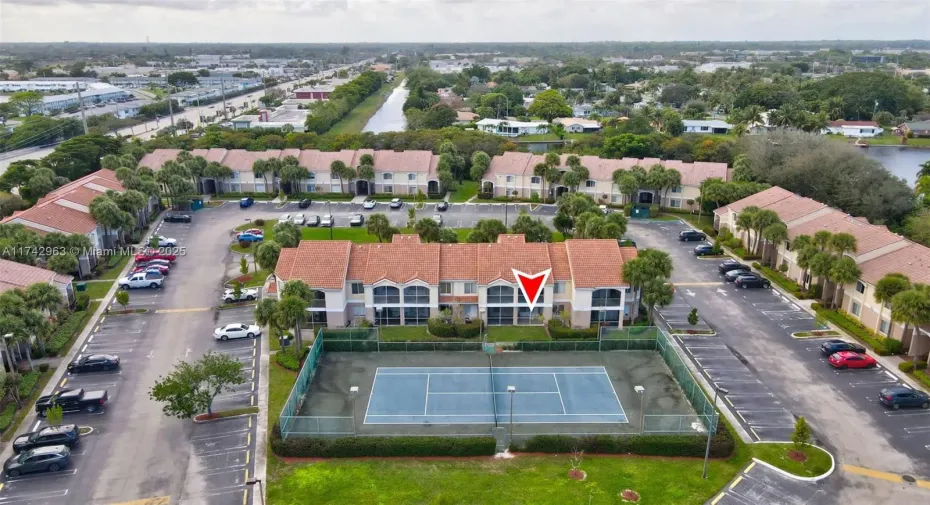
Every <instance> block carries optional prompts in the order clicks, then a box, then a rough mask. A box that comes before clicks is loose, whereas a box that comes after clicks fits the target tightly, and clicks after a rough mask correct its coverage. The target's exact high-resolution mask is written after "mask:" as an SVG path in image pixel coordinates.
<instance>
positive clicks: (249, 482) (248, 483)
mask: <svg viewBox="0 0 930 505" xmlns="http://www.w3.org/2000/svg"><path fill="white" fill-rule="evenodd" d="M255 484H258V493H259V494H258V496H261V497H262V505H265V486H264V485H263V484H262V480H261V479H249V480H247V481H245V485H246V486H254V485H255Z"/></svg>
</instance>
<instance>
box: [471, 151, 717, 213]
mask: <svg viewBox="0 0 930 505" xmlns="http://www.w3.org/2000/svg"><path fill="white" fill-rule="evenodd" d="M568 156H569V155H566V154H563V155H561V158H560V159H561V162H560V164H559V170H560V171H562V172H565V171H567V170H569V167H568V164H567V160H568ZM580 159H581V164H582V165H583V166H584V167H585V168H587V169H588V173H589V178H588V180H586V181H581V184H580V186H579V187H578V190H577V191H579V192H582V193H586V194H588V195H590V196H591V197H592V198H594V199H595V200H597V201H599V202H603V203H617V204H619V203H627V202H626V200H627V199H628V197H627V196H626V195H623V194H622V193H621V192H620V188H619V187H617V185H616V184H614V182H613V174H614V172H615V171H617V170H630V169H631V168H632V167H634V166H637V165H638V166H641V167H643V168H645V169H646V170H648V169H649V167H651V166H652V165H656V164H659V165H663V166H665V168H674V169H675V170H678V172H679V173H681V185H680V186H677V187H672V188H667V191H665V190H654V189H641V190H639V191H638V193H637V195H636V198H635V199H634V203H643V204H652V203H659V202H661V203H662V205H664V206H666V207H670V208H676V209H688V208H691V207H694V206H695V202H696V200H697V198H698V197H699V196H700V194H701V189H700V188H701V183H702V182H703V181H705V180H706V179H709V178H712V177H716V178H720V179H723V180H729V170H728V168H727V164H726V163H709V162H700V161H696V162H694V163H685V162H682V161H678V160H660V159H658V158H645V159H637V158H622V159H608V158H599V157H597V156H580ZM543 162H545V156H543V155H540V154H532V153H519V152H506V153H504V154H503V155H501V156H495V157H494V158H492V159H491V165H490V167H488V171H487V172H486V173H485V174H484V177H482V179H481V188H482V191H483V192H485V193H491V194H493V195H494V196H516V197H520V198H531V197H532V196H533V195H534V194H536V195H541V194H542V193H543V191H544V188H545V193H546V194H548V195H549V196H551V197H558V196H559V195H561V194H562V193H564V192H566V191H568V190H569V188H567V187H565V186H563V185H561V184H558V183H555V184H551V185H550V184H549V183H545V184H543V183H544V181H543V179H542V177H539V176H537V175H534V173H533V169H534V168H535V167H536V165H537V164H539V163H543ZM689 202H690V203H689Z"/></svg>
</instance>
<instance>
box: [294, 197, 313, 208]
mask: <svg viewBox="0 0 930 505" xmlns="http://www.w3.org/2000/svg"><path fill="white" fill-rule="evenodd" d="M311 203H313V202H311V201H310V199H309V198H304V199H302V200H300V201H299V202H297V208H299V209H306V208H308V207H310V204H311Z"/></svg>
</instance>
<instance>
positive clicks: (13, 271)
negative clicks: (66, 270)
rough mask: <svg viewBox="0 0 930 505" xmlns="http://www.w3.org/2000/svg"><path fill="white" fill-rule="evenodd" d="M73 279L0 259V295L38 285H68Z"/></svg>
mask: <svg viewBox="0 0 930 505" xmlns="http://www.w3.org/2000/svg"><path fill="white" fill-rule="evenodd" d="M73 279H74V278H73V277H71V276H70V275H61V274H59V273H55V272H53V271H51V270H46V269H44V268H39V267H34V266H32V265H24V264H22V263H17V262H15V261H9V260H5V259H0V293H2V292H4V291H9V290H11V289H16V288H26V287H29V286H31V285H32V284H38V283H46V284H48V283H52V282H55V283H58V284H65V285H67V284H69V283H70V282H71V281H72V280H73Z"/></svg>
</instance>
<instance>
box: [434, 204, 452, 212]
mask: <svg viewBox="0 0 930 505" xmlns="http://www.w3.org/2000/svg"><path fill="white" fill-rule="evenodd" d="M436 210H438V211H440V212H445V211H447V210H449V202H439V203H437V204H436Z"/></svg>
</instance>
